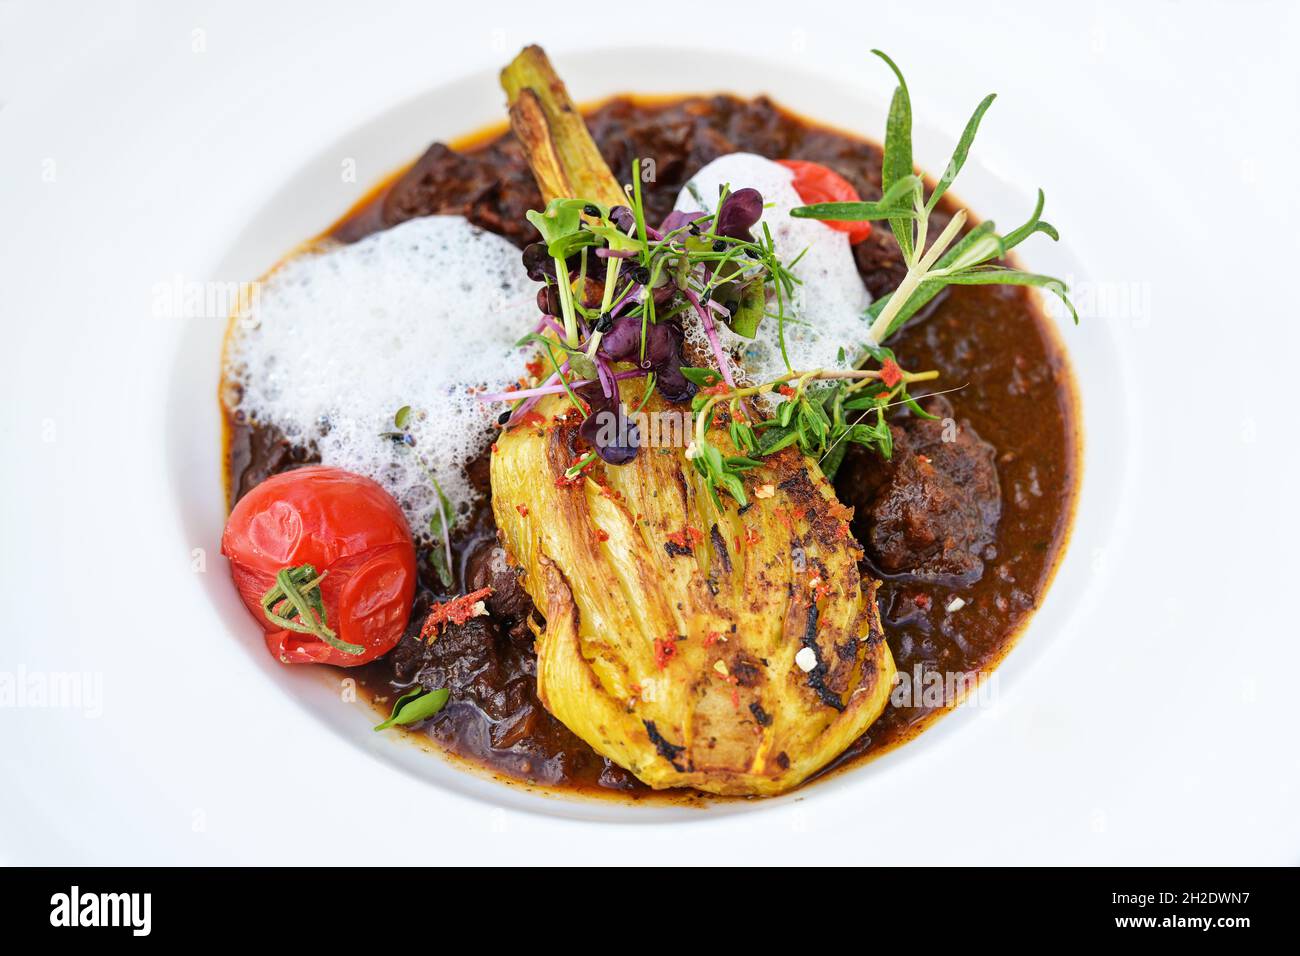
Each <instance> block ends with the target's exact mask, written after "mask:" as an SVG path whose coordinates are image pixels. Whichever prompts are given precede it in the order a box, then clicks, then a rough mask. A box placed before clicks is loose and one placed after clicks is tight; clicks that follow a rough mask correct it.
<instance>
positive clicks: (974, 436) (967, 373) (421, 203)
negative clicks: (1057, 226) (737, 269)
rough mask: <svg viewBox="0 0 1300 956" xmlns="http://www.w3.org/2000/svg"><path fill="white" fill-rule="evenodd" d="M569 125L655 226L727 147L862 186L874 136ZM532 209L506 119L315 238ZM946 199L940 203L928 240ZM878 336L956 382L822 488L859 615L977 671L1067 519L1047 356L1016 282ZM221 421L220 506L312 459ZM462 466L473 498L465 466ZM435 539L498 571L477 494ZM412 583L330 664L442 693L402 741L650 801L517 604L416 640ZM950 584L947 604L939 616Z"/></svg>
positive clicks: (482, 481) (1044, 582)
mask: <svg viewBox="0 0 1300 956" xmlns="http://www.w3.org/2000/svg"><path fill="white" fill-rule="evenodd" d="M588 124H589V126H590V128H591V132H592V135H593V137H594V138H595V140H596V142H597V144H599V146H600V148H601V151H602V153H603V154H604V156H605V158H606V160H608V162H609V164H610V167H611V168H612V169H613V171H614V173H615V175H616V176H617V177H618V178H619V181H620V182H627V181H629V180H630V177H631V164H632V160H633V158H634V157H645V158H649V159H652V160H653V161H654V168H655V181H654V182H651V183H647V184H646V207H647V218H648V219H650V220H651V221H655V222H657V221H659V220H660V219H661V218H662V217H663V216H664V215H666V214H667V213H668V212H669V211H670V210H671V208H672V205H673V201H674V199H675V197H676V196H677V193H678V191H679V189H680V188H681V186H682V185H683V184H684V183H685V181H686V180H687V179H688V178H689V177H690V175H691V174H693V173H694V172H695V171H696V170H698V169H699V168H700V167H701V166H703V165H704V164H705V163H707V162H709V161H711V160H713V159H715V158H716V157H718V156H720V155H723V154H726V153H730V152H737V151H744V152H753V153H758V154H760V155H763V156H767V157H770V158H774V159H781V158H791V159H808V160H814V161H817V162H820V163H822V164H824V165H827V166H829V167H831V168H832V169H834V170H836V171H837V172H839V173H840V174H841V175H843V176H844V177H846V178H847V179H848V180H849V181H851V182H852V183H853V184H854V186H855V187H856V188H857V189H858V192H859V194H860V195H861V196H862V197H863V198H864V199H874V198H878V197H879V195H880V164H881V150H880V147H879V146H877V145H875V144H874V143H870V142H867V141H865V140H862V139H859V138H856V137H853V136H849V135H847V134H845V133H842V132H838V131H834V130H831V129H827V128H824V127H821V126H817V125H815V124H812V123H809V122H807V121H805V120H803V119H801V118H799V117H797V116H794V115H792V114H790V113H788V112H785V111H783V110H781V109H780V108H778V107H777V106H775V105H774V104H773V103H772V102H771V101H769V100H767V99H765V98H759V99H755V100H752V101H746V100H740V99H736V98H734V97H728V96H714V97H707V98H701V97H692V98H686V99H675V100H658V101H645V100H639V99H632V98H619V99H614V100H611V101H609V102H606V103H604V104H603V105H601V106H599V107H597V108H595V109H593V110H591V111H590V113H589V114H588ZM542 205H543V204H542V201H541V197H540V196H539V194H538V192H537V188H536V186H535V185H534V183H533V178H532V174H531V172H530V171H529V168H528V164H527V162H526V161H525V159H524V156H523V153H522V152H521V150H520V148H519V145H518V143H516V142H515V140H514V138H513V136H512V135H511V134H510V133H508V132H506V133H502V134H500V135H495V136H489V137H480V138H479V139H478V140H477V141H470V142H467V143H465V144H463V145H462V147H461V148H459V149H453V148H450V147H448V146H445V145H443V144H441V143H439V144H435V145H433V146H432V147H430V148H429V150H428V151H427V152H426V153H425V154H424V156H422V157H421V158H420V159H419V160H418V161H417V162H416V163H415V164H414V165H413V166H412V167H411V168H410V169H409V170H407V171H405V172H404V173H403V174H401V175H399V176H397V177H395V178H393V179H392V180H390V181H388V182H386V183H384V184H382V185H381V186H380V187H379V188H377V189H376V191H375V192H374V193H372V194H371V196H369V197H368V198H367V199H366V200H365V201H364V202H363V203H361V204H360V205H359V206H358V207H357V208H355V209H354V210H353V211H352V212H351V213H349V214H348V215H347V216H346V217H345V218H344V219H343V220H342V221H341V222H339V223H338V224H337V225H336V226H335V227H334V228H333V229H332V230H330V233H329V235H330V236H331V237H333V238H335V239H338V240H340V241H343V242H354V241H356V240H358V239H360V238H362V237H364V236H366V235H368V234H370V233H373V232H375V231H378V230H381V229H384V228H387V227H389V226H392V225H395V224H396V223H399V222H402V221H404V220H406V219H410V218H412V217H416V216H424V215H431V214H435V213H452V214H460V215H464V216H466V217H467V218H468V219H470V220H471V221H472V222H474V223H476V224H477V225H480V226H482V227H484V228H486V229H489V230H492V231H494V232H497V233H500V234H502V235H504V236H506V237H507V238H509V239H510V240H511V241H513V242H514V243H516V244H517V245H519V246H521V247H522V246H523V245H524V244H525V243H527V242H531V241H534V239H535V238H536V235H535V233H534V232H533V229H532V227H531V226H530V225H529V224H528V223H527V221H526V220H525V218H524V213H525V212H526V211H527V210H528V209H535V208H541V207H542ZM956 208H957V206H956V205H955V204H954V203H953V202H952V201H951V200H950V199H949V198H945V199H944V201H943V202H942V203H941V204H940V207H939V208H938V209H937V210H936V211H935V213H934V224H933V226H932V229H931V235H936V234H938V232H939V231H940V230H941V228H942V226H943V225H944V224H945V223H946V222H947V221H948V219H949V217H950V216H951V215H952V213H953V212H954V211H955V209H956ZM854 248H855V256H856V260H857V264H858V269H859V272H860V273H861V275H862V278H863V281H864V282H865V283H866V284H867V286H868V287H869V288H870V289H871V291H872V293H873V295H877V296H879V295H881V294H884V293H886V292H888V291H890V290H891V289H892V288H893V287H894V286H895V285H896V284H897V282H898V281H899V279H900V278H901V277H902V274H903V272H904V266H903V263H902V260H901V257H900V255H899V252H898V249H897V246H896V245H895V243H894V240H893V237H892V236H891V235H890V234H889V230H888V229H886V228H883V227H882V228H877V229H875V230H874V231H873V233H872V235H871V236H870V237H869V238H868V239H867V240H866V241H864V242H862V243H860V244H859V245H857V246H855V247H854ZM890 345H891V347H892V348H893V349H894V350H895V352H896V353H897V354H898V355H899V357H900V361H902V362H903V363H904V364H905V365H906V366H907V367H909V368H914V369H926V368H935V369H938V370H939V371H940V372H941V379H940V382H939V383H938V384H937V385H936V386H935V388H934V389H933V390H934V391H938V390H940V389H945V388H957V387H959V386H960V390H958V391H955V392H952V393H949V394H947V395H945V396H943V397H941V398H935V399H932V400H931V401H930V402H929V404H928V409H929V410H930V411H931V412H932V413H934V414H936V415H938V416H939V417H940V419H943V420H945V421H940V422H933V421H927V420H923V419H920V418H918V417H913V416H907V415H903V416H900V417H899V418H898V420H897V422H896V424H895V425H894V431H895V436H896V451H895V455H894V458H893V460H892V461H891V462H889V463H884V462H881V461H880V460H878V459H876V458H874V457H872V456H870V455H869V454H867V453H865V452H863V451H862V450H861V449H855V451H854V452H853V453H851V454H850V455H849V457H848V459H847V460H846V462H845V465H844V466H843V467H842V468H841V469H840V472H839V474H838V476H837V478H836V482H835V484H836V488H837V490H838V492H839V494H840V497H841V499H842V500H844V501H845V502H846V503H847V504H850V505H853V506H855V507H856V509H857V514H856V518H855V521H854V525H853V529H854V533H855V535H856V537H857V538H858V540H859V541H861V542H862V543H863V544H864V545H865V546H866V550H867V558H866V562H865V567H864V573H866V574H870V575H871V576H873V577H876V578H880V579H882V580H883V586H882V587H881V588H880V591H879V601H880V608H881V613H882V616H883V619H884V622H885V627H886V631H887V633H888V638H889V645H890V648H891V650H892V651H893V654H894V658H895V660H896V662H897V666H898V670H899V672H900V673H903V674H907V675H909V677H914V676H915V675H916V674H917V673H918V668H919V669H922V670H928V671H934V672H938V673H940V674H943V673H972V672H977V671H987V670H989V669H991V668H992V667H993V666H995V665H996V664H997V662H998V661H999V660H1000V659H1001V657H1002V656H1003V655H1004V654H1005V653H1006V652H1007V651H1008V650H1009V648H1010V646H1011V644H1012V643H1013V642H1014V639H1015V637H1016V634H1017V632H1018V631H1019V629H1020V628H1021V626H1022V625H1023V624H1024V623H1025V621H1026V619H1027V618H1028V616H1029V615H1030V613H1032V611H1033V610H1034V608H1035V607H1036V606H1037V605H1038V603H1039V601H1040V600H1041V599H1042V596H1043V594H1044V592H1045V590H1046V588H1047V586H1048V584H1049V582H1050V580H1051V577H1052V573H1053V570H1054V568H1055V565H1056V561H1057V559H1058V557H1059V555H1060V553H1061V550H1062V548H1063V546H1064V544H1065V540H1066V536H1067V534H1068V531H1069V526H1070V519H1071V514H1072V508H1073V503H1074V496H1075V487H1076V478H1077V472H1078V468H1079V461H1078V458H1079V455H1078V434H1077V423H1076V415H1075V407H1074V401H1075V399H1074V391H1073V383H1072V380H1071V375H1070V371H1069V367H1068V363H1067V361H1066V358H1065V354H1064V352H1063V350H1062V348H1061V346H1060V344H1059V343H1058V341H1057V340H1056V338H1055V334H1054V331H1053V330H1052V328H1051V327H1050V326H1049V323H1048V321H1047V320H1046V318H1045V317H1044V316H1043V315H1042V314H1041V312H1040V311H1039V308H1038V305H1037V303H1036V301H1035V299H1034V297H1033V296H1032V294H1031V293H1030V292H1029V291H1028V290H1025V289H1021V288H1017V287H1011V286H959V287H953V288H951V289H950V290H949V291H948V293H947V294H946V295H943V296H941V297H940V298H938V299H936V300H935V302H934V303H932V305H931V307H930V308H929V309H928V310H927V313H926V314H924V315H923V316H921V317H920V318H919V319H918V320H917V321H914V322H913V323H912V324H911V325H910V326H909V327H908V328H906V329H904V330H903V331H902V332H900V333H899V334H898V335H897V336H896V337H895V338H894V339H892V340H891V342H890ZM227 424H228V440H229V451H228V458H227V461H228V479H229V488H230V495H231V502H232V504H233V502H234V501H235V500H238V498H239V497H240V496H241V495H242V494H243V493H244V492H246V491H247V490H248V489H250V488H251V487H253V485H255V484H257V483H258V482H259V481H261V480H263V479H264V478H266V477H268V476H269V475H272V474H275V473H277V472H280V471H284V470H287V469H291V468H294V467H297V466H299V465H301V464H306V463H309V462H312V461H314V460H316V459H315V456H314V453H313V451H312V450H311V449H307V448H300V447H294V446H293V445H292V444H290V443H289V442H287V441H286V440H284V438H283V437H282V436H280V435H278V434H275V433H274V432H272V431H271V430H269V429H266V428H262V427H259V426H257V425H255V424H253V425H250V424H248V423H244V422H235V421H229V422H228V423H227ZM945 429H947V431H946V432H945ZM859 452H861V453H859ZM472 471H473V472H474V474H475V477H476V481H477V483H478V484H479V486H480V487H482V488H483V489H484V490H486V488H487V460H486V458H484V459H481V460H480V461H478V462H476V463H475V464H474V466H473V467H472ZM485 497H486V496H485ZM454 543H455V549H456V554H457V560H458V564H459V568H458V576H459V579H460V580H459V581H458V584H460V585H461V586H462V587H464V586H472V585H480V584H482V583H485V582H492V583H497V584H501V583H503V582H501V581H500V580H498V579H497V578H494V577H493V573H492V567H491V549H492V548H493V547H494V546H495V528H494V526H493V523H492V515H491V511H490V509H489V508H488V507H487V506H486V504H485V505H483V506H481V507H480V508H479V510H478V511H477V512H476V514H475V515H474V517H473V520H472V521H471V522H469V524H468V525H467V526H466V527H464V528H463V529H462V530H461V532H460V533H459V534H458V535H457V538H456V540H455V542H454ZM421 578H422V587H421V590H420V592H419V593H418V595H417V598H416V607H415V611H414V613H413V615H412V624H411V626H410V627H409V628H408V632H407V635H406V637H405V638H404V639H403V640H402V642H401V643H400V644H399V645H398V646H397V647H396V648H394V650H393V651H391V652H390V653H389V654H388V655H387V656H386V657H385V658H382V659H380V660H378V661H375V662H374V663H372V664H369V665H366V666H364V667H361V668H358V669H356V670H353V671H349V674H351V675H352V676H355V677H357V678H358V682H359V684H360V685H361V686H363V687H364V688H366V690H367V691H368V692H369V693H370V694H371V695H372V697H373V698H374V702H375V705H376V707H377V708H380V709H383V710H385V712H386V709H387V707H388V706H389V705H390V704H391V701H392V699H393V698H394V697H395V696H396V694H398V693H400V692H401V690H402V689H403V688H406V687H410V686H412V685H414V684H415V683H417V682H418V683H420V684H423V685H425V686H427V687H443V686H445V687H450V688H451V692H452V694H451V702H450V703H449V704H448V706H447V707H446V708H445V709H444V710H443V711H442V713H440V714H439V715H437V716H436V717H435V718H434V719H432V720H431V721H429V722H427V724H426V725H425V726H424V727H422V728H420V729H419V730H418V731H412V732H413V733H422V734H427V735H428V736H429V737H431V738H432V739H433V740H434V741H436V742H437V743H438V744H439V745H440V746H441V747H442V748H444V749H445V750H447V751H449V752H451V753H453V754H456V755H458V756H460V757H463V758H467V759H469V760H470V761H472V762H474V763H476V764H479V765H481V766H483V767H485V768H487V769H489V770H491V771H493V772H495V773H498V774H500V775H502V776H504V777H508V778H514V779H516V780H519V781H526V782H528V783H531V784H536V785H541V786H545V787H550V788H557V789H563V790H581V791H587V792H593V791H604V792H621V793H623V794H626V795H627V796H629V797H633V798H641V797H645V796H647V795H649V794H651V793H652V791H650V790H649V789H648V788H647V787H645V786H644V785H642V784H641V783H639V782H638V781H637V780H636V779H635V778H634V777H632V776H631V775H630V774H629V773H627V772H626V771H624V770H622V769H621V768H619V767H617V766H615V765H614V764H612V763H610V762H609V761H608V760H605V759H604V758H602V757H600V756H599V755H597V754H596V753H595V752H594V751H592V750H591V749H590V748H589V747H588V746H587V745H586V744H585V743H584V742H583V741H581V740H580V739H578V738H577V737H576V736H574V735H573V734H572V733H571V732H569V730H568V729H567V728H565V727H564V726H563V725H562V724H560V723H559V721H557V720H555V718H553V717H552V716H551V715H550V714H549V713H547V712H546V710H545V709H544V708H543V707H542V706H541V704H540V703H539V702H538V700H537V697H536V694H535V679H534V674H535V665H536V659H535V657H534V655H533V651H532V640H533V638H532V634H531V633H530V632H529V631H528V629H527V627H526V626H525V625H524V624H523V621H524V619H525V618H526V616H527V613H528V610H529V605H528V601H527V596H526V595H523V594H522V592H519V591H517V589H516V590H510V589H509V588H503V589H501V590H500V592H499V593H498V594H497V595H495V596H494V598H495V600H494V601H493V602H491V603H490V605H489V607H490V610H491V611H492V612H493V613H492V614H491V615H489V616H488V617H485V618H484V617H480V618H475V619H472V620H470V621H469V622H467V623H466V624H465V625H462V626H459V627H448V628H447V629H446V631H445V632H444V633H443V634H442V635H441V636H440V637H439V638H438V639H437V640H436V641H435V642H434V643H433V644H432V645H426V644H424V643H422V642H420V641H419V640H418V639H417V635H418V631H419V627H420V622H421V621H422V619H423V616H424V614H423V612H424V611H425V610H426V609H427V607H428V606H429V604H430V603H431V602H432V601H435V600H438V599H440V598H444V597H445V596H446V595H444V594H442V593H441V592H442V590H443V589H442V588H441V586H440V585H439V584H438V582H437V579H436V577H435V576H434V575H433V574H432V572H431V571H430V569H429V568H428V567H427V566H422V568H421ZM958 597H959V598H960V599H961V600H962V601H964V602H965V603H964V606H962V607H961V608H960V609H956V610H954V611H952V612H949V611H948V607H949V606H950V604H951V603H952V602H953V599H954V598H958ZM911 703H912V704H914V706H906V707H902V706H897V707H896V706H894V705H892V704H891V705H890V706H889V707H888V708H887V709H886V710H885V712H884V714H883V715H882V716H881V717H880V719H879V720H877V721H876V723H875V724H874V725H872V726H871V728H870V729H869V730H868V731H867V733H866V734H864V735H863V736H862V737H861V738H859V739H858V740H857V741H856V742H855V743H854V744H853V745H852V746H851V747H850V748H849V749H848V751H847V752H846V753H845V754H844V755H843V756H841V757H840V758H839V759H838V760H837V761H836V762H835V763H834V764H833V765H832V766H831V767H829V768H827V770H825V771H823V775H824V774H825V773H828V772H830V771H832V770H834V769H836V768H840V767H843V766H846V765H848V764H851V763H854V762H856V761H859V760H861V759H863V758H864V757H865V756H867V755H871V754H875V753H879V752H880V751H882V750H884V749H885V748H888V747H890V746H893V745H895V744H897V743H900V742H902V741H904V740H906V739H908V738H909V737H910V736H912V735H914V734H915V733H916V732H918V731H919V730H920V729H921V728H923V727H924V726H925V725H926V724H927V722H928V720H929V719H930V718H933V717H934V716H937V715H938V714H940V713H942V712H943V711H944V710H945V706H944V704H943V703H938V702H932V701H927V700H919V701H918V700H914V701H912V702H911Z"/></svg>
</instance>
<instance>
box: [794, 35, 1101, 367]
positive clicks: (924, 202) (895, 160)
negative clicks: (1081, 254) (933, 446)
mask: <svg viewBox="0 0 1300 956" xmlns="http://www.w3.org/2000/svg"><path fill="white" fill-rule="evenodd" d="M871 52H872V53H874V54H875V55H876V56H878V57H880V58H881V59H882V60H884V61H885V63H887V64H888V65H889V68H890V69H891V70H892V71H893V72H894V75H895V76H896V77H897V78H898V87H897V89H895V90H894V96H893V99H892V100H891V102H890V106H889V118H888V120H887V122H886V125H885V152H884V160H883V162H882V165H881V189H882V191H883V194H882V196H881V198H880V200H879V201H877V202H863V203H814V204H812V205H808V206H800V207H798V208H796V209H792V210H791V211H790V214H791V215H792V216H795V217H798V218H803V219H832V220H840V221H850V222H852V221H862V220H879V219H888V220H889V227H890V229H891V230H892V231H893V234H894V238H895V240H896V241H897V242H898V248H899V250H900V251H901V252H902V254H903V261H904V263H906V265H907V274H906V275H905V276H904V277H903V281H902V282H900V283H899V285H898V288H897V289H895V290H894V291H893V292H892V293H890V294H889V295H887V296H882V297H881V298H879V299H877V300H876V301H875V302H873V303H872V304H871V307H870V309H869V310H868V313H867V314H868V315H869V316H870V317H871V320H872V322H871V333H870V334H871V338H872V340H873V341H875V342H878V343H883V342H884V341H886V340H887V339H888V338H889V337H890V336H891V335H893V334H894V333H895V332H897V331H898V330H899V329H900V328H902V327H903V325H904V324H905V323H906V322H907V321H908V319H910V318H912V317H913V316H914V315H916V313H917V312H919V311H920V310H921V309H922V308H923V307H924V306H925V305H926V304H927V303H928V302H929V301H930V300H931V299H933V298H934V297H935V296H936V295H938V293H939V291H940V290H941V289H943V288H944V286H948V285H1020V286H1035V287H1038V288H1042V289H1046V290H1047V291H1049V292H1051V293H1053V294H1054V295H1056V296H1057V297H1059V298H1060V299H1061V301H1062V302H1064V303H1065V306H1066V308H1068V309H1069V310H1070V314H1071V316H1073V318H1074V321H1075V322H1076V323H1077V322H1078V321H1079V314H1078V312H1077V311H1075V308H1074V304H1073V303H1072V302H1071V301H1070V297H1069V295H1068V289H1067V287H1066V285H1065V283H1064V282H1063V281H1061V280H1060V279H1057V278H1053V277H1052V276H1046V275H1039V274H1037V273H1032V272H1023V271H1021V270H1019V269H1015V268H1012V267H1009V266H1003V265H998V264H996V263H995V262H994V260H998V259H1003V258H1005V257H1006V254H1007V253H1008V252H1009V251H1010V250H1011V249H1013V248H1015V247H1016V246H1017V245H1019V244H1020V243H1021V242H1023V241H1024V240H1026V239H1028V238H1029V237H1030V236H1032V235H1034V234H1035V233H1039V232H1041V233H1043V234H1044V235H1046V236H1048V237H1050V238H1051V239H1053V240H1057V239H1059V238H1060V236H1059V235H1058V234H1057V231H1056V229H1055V228H1054V227H1053V226H1052V225H1051V223H1049V222H1047V221H1045V220H1044V219H1042V212H1043V202H1044V197H1043V191H1042V190H1041V189H1040V190H1039V191H1038V201H1037V203H1036V204H1035V206H1034V211H1033V214H1032V215H1031V216H1030V217H1029V220H1028V221H1027V222H1026V223H1025V224H1024V225H1022V226H1020V227H1019V228H1018V229H1015V230H1013V231H1012V232H1010V233H1007V234H1006V235H1005V236H1002V235H999V234H998V233H997V231H996V227H995V226H994V224H993V223H992V222H982V223H980V224H979V225H978V226H975V227H974V228H973V229H971V230H970V232H968V233H967V234H966V235H965V236H962V235H961V231H962V227H963V226H964V225H965V224H966V218H967V217H966V211H965V210H964V209H959V210H958V211H957V212H956V213H955V214H954V215H953V217H952V219H951V220H950V221H949V222H948V225H947V226H946V227H945V228H944V229H943V231H942V232H941V233H940V234H939V235H938V236H937V237H935V239H934V240H933V242H930V243H929V245H928V246H927V240H928V238H929V237H928V231H929V225H930V213H931V212H933V211H934V209H935V207H936V206H937V205H938V203H939V200H940V199H942V198H943V196H944V194H945V193H946V192H947V191H948V187H949V186H951V185H952V182H953V180H955V179H956V178H957V174H958V173H960V172H961V169H962V167H963V166H964V165H965V164H966V157H967V154H968V153H969V152H970V147H971V143H972V142H973V141H974V139H975V134H976V133H977V132H978V130H979V125H980V121H981V120H982V119H983V118H984V114H985V113H986V112H987V111H988V108H989V107H990V106H991V105H992V104H993V100H994V97H995V94H989V95H988V96H986V97H984V99H983V100H981V101H980V104H979V105H978V106H977V107H976V108H975V112H974V113H973V114H972V115H971V118H970V120H969V121H968V122H967V123H966V128H965V129H964V130H963V131H962V134H961V138H960V139H959V140H958V141H957V146H956V148H955V149H954V150H953V154H952V159H951V160H950V161H949V162H948V165H947V166H946V167H945V168H944V171H943V175H942V176H940V177H939V181H938V182H937V183H936V184H935V187H934V190H933V191H932V192H931V193H930V195H929V196H928V197H927V196H926V193H925V183H924V181H923V180H922V179H921V178H920V177H919V176H917V175H916V174H915V172H914V169H913V166H912V101H911V96H910V94H909V93H908V89H907V81H906V80H905V79H904V78H903V73H902V71H901V70H900V69H899V68H898V65H897V64H896V63H894V61H893V60H891V59H890V58H889V57H888V56H887V55H885V54H884V53H882V52H881V51H880V50H872V51H871ZM959 237H960V238H959Z"/></svg>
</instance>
